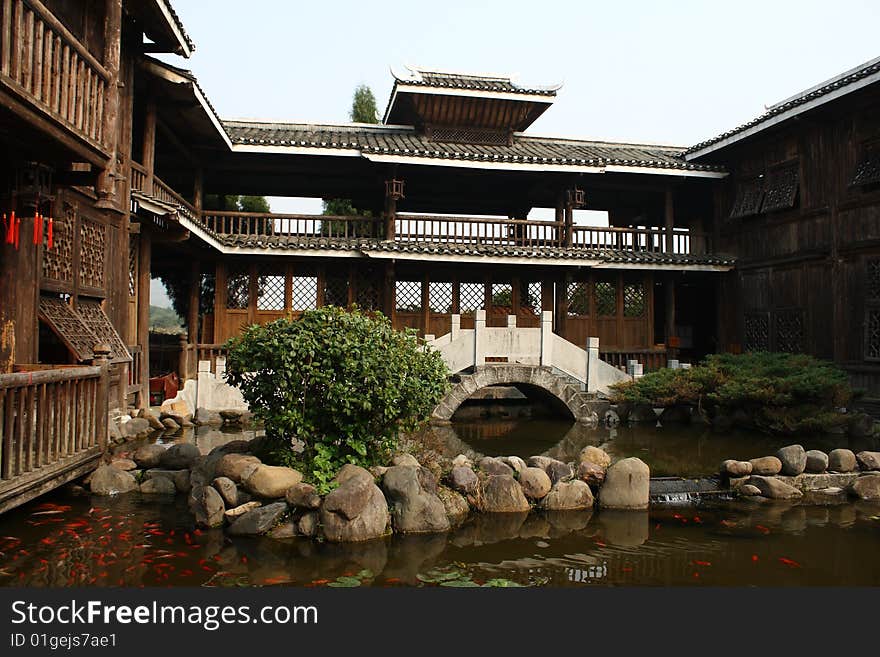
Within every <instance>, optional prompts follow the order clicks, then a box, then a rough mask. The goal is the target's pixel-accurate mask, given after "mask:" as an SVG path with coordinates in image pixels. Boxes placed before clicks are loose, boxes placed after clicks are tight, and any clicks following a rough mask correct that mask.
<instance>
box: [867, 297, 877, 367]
mask: <svg viewBox="0 0 880 657" xmlns="http://www.w3.org/2000/svg"><path fill="white" fill-rule="evenodd" d="M865 360H880V308H878V307H869V308H867V309H866V310H865Z"/></svg>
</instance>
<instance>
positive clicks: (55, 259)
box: [43, 211, 76, 283]
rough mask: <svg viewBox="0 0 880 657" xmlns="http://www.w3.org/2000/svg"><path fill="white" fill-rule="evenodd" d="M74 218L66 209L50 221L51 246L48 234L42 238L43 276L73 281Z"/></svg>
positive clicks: (65, 281)
mask: <svg viewBox="0 0 880 657" xmlns="http://www.w3.org/2000/svg"><path fill="white" fill-rule="evenodd" d="M75 220H76V218H75V215H74V214H73V212H71V211H67V212H65V213H64V215H63V216H61V217H57V218H55V219H54V220H53V222H52V248H51V249H50V248H49V236H48V235H47V234H46V233H44V238H43V278H47V279H50V280H53V281H59V282H61V283H73V226H74V222H75Z"/></svg>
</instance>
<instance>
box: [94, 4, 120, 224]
mask: <svg viewBox="0 0 880 657" xmlns="http://www.w3.org/2000/svg"><path fill="white" fill-rule="evenodd" d="M121 41H122V0H106V5H105V10H104V68H105V69H106V71H107V73H108V75H109V79H108V80H107V89H106V91H105V93H104V107H103V110H104V117H103V125H102V126H101V130H102V132H103V137H104V146H105V147H106V149H107V152H109V153H110V161H109V162H108V163H107V167H106V168H105V169H104V170H103V171H102V172H101V174H100V175H99V176H98V189H97V192H98V202H97V206H98V207H100V208H115V206H116V203H117V198H116V142H117V139H118V136H119V135H118V132H119V126H118V125H117V122H118V115H119V61H120V60H119V57H120V43H121ZM126 201H127V200H126Z"/></svg>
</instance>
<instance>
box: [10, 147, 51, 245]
mask: <svg viewBox="0 0 880 657" xmlns="http://www.w3.org/2000/svg"><path fill="white" fill-rule="evenodd" d="M51 192H52V168H51V167H49V166H46V165H45V164H41V163H39V162H28V163H27V164H25V165H23V166H20V167H19V168H18V169H16V171H15V183H14V187H13V189H12V205H13V207H14V208H15V207H18V205H19V204H20V205H21V206H22V208H23V210H24V211H26V212H30V210H33V212H34V227H33V243H34V245H35V246H36V245H38V244H42V243H43V233H44V230H45V231H46V238H47V240H48V247H49V248H50V249H51V248H52V246H53V244H54V235H53V227H52V218H51V217H48V218H47V217H46V216H45V215H44V214H43V210H44V206H45V209H47V210H50V211H51V206H52V201H54V200H55V197H54V196H53V195H52V193H51ZM10 217H11V218H10V221H9V223H8V225H6V240H5V241H6V243H7V244H13V245H15V248H16V249H18V246H19V243H20V239H21V236H20V232H21V217H16V216H15V212H14V211H13V212H11V213H10Z"/></svg>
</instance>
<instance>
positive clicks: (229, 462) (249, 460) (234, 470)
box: [214, 453, 260, 484]
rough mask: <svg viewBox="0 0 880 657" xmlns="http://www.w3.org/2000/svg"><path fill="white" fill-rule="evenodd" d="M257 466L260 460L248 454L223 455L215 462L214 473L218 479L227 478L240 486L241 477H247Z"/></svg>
mask: <svg viewBox="0 0 880 657" xmlns="http://www.w3.org/2000/svg"><path fill="white" fill-rule="evenodd" d="M258 465H260V459H258V458H257V457H256V456H251V455H250V454H238V453H232V454H224V455H223V456H222V457H221V458H220V460H219V461H218V462H217V467H216V469H215V470H214V472H215V474H216V475H217V476H218V477H228V478H229V479H232V481H234V482H236V483H239V484H240V483H241V479H242V476H243V475H245V474H248V475H249V474H250V473H251V471H252V470H253V469H254V468H255V467H256V466H258Z"/></svg>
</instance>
